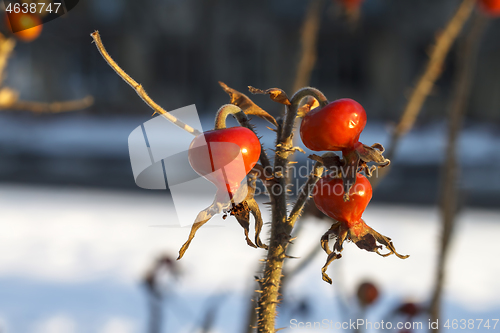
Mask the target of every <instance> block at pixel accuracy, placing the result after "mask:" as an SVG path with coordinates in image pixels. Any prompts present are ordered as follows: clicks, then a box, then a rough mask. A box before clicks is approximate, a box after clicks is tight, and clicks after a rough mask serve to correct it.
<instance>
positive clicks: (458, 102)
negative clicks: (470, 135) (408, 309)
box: [429, 13, 487, 332]
mask: <svg viewBox="0 0 500 333" xmlns="http://www.w3.org/2000/svg"><path fill="white" fill-rule="evenodd" d="M486 22H487V21H486V19H485V18H484V17H483V16H482V15H481V14H480V13H476V17H475V20H474V25H473V27H472V29H471V31H470V33H469V34H468V36H467V38H466V39H465V41H464V43H463V45H462V47H461V48H460V49H459V52H460V53H459V61H458V66H457V68H458V74H457V81H456V84H455V89H454V93H453V100H452V105H451V108H450V115H449V117H450V120H449V124H448V145H447V146H448V148H447V150H446V161H445V164H444V168H443V169H444V170H443V172H444V174H443V179H442V181H443V185H442V186H443V188H442V198H441V200H442V201H441V214H442V223H443V224H442V225H443V230H442V235H441V244H440V249H439V257H438V264H437V270H436V276H435V282H434V291H433V295H432V300H431V305H430V309H429V312H430V316H431V320H432V321H433V322H434V321H436V320H437V319H438V318H439V317H440V305H441V296H442V292H443V283H444V275H445V269H446V259H447V254H448V250H449V244H450V240H451V237H452V235H453V229H454V224H455V220H456V215H457V212H458V187H457V179H458V172H459V170H458V160H457V156H456V155H457V153H456V150H457V141H458V137H459V135H460V130H461V128H462V122H463V119H464V116H465V111H466V109H467V105H468V101H469V96H470V87H471V83H472V80H473V76H474V71H475V65H476V62H477V61H476V60H477V54H478V50H479V44H480V41H481V36H482V35H483V33H484V31H485V27H486ZM432 331H433V332H438V331H439V329H433V330H432Z"/></svg>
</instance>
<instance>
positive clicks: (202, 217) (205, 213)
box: [177, 199, 230, 260]
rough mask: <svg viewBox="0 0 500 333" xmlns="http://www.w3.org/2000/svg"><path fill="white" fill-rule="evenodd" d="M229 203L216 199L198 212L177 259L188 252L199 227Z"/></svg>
mask: <svg viewBox="0 0 500 333" xmlns="http://www.w3.org/2000/svg"><path fill="white" fill-rule="evenodd" d="M228 205H230V203H220V202H218V200H217V199H214V202H213V203H212V204H211V205H210V206H208V207H207V208H205V209H204V210H202V211H201V212H199V213H198V216H197V217H196V221H197V222H195V223H193V226H192V227H191V231H190V233H189V237H188V240H187V241H186V242H185V243H184V244H183V245H182V247H181V249H180V250H179V257H178V258H177V260H179V259H181V258H182V257H183V256H184V253H186V251H187V249H188V248H189V245H190V244H191V241H192V240H193V238H194V236H195V235H196V232H197V231H198V229H200V228H201V227H202V226H203V225H204V224H205V223H207V222H208V221H210V219H211V218H212V217H214V216H215V215H216V214H219V213H221V212H222V211H223V210H224V209H225V208H226V207H227V206H228Z"/></svg>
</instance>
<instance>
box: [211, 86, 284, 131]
mask: <svg viewBox="0 0 500 333" xmlns="http://www.w3.org/2000/svg"><path fill="white" fill-rule="evenodd" d="M219 85H220V86H221V87H222V89H224V91H225V92H226V93H227V94H228V95H229V98H230V103H231V104H234V105H236V106H238V107H240V109H242V110H243V112H244V113H245V114H247V115H255V116H257V117H260V118H262V119H264V120H267V121H268V122H270V123H271V124H273V125H274V126H276V127H278V123H277V122H276V119H274V117H273V116H271V115H270V114H269V113H267V112H266V111H264V110H263V109H262V108H260V107H259V106H258V105H257V104H255V103H254V102H253V101H252V100H251V99H250V98H249V97H248V96H247V95H245V94H243V93H241V92H239V91H237V90H235V89H233V88H230V87H228V86H227V85H226V84H225V83H224V82H221V81H219Z"/></svg>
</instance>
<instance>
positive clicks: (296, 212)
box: [288, 162, 323, 225]
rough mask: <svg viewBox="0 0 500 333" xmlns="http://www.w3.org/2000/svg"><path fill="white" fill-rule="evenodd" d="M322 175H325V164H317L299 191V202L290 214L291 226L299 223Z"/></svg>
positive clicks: (289, 221)
mask: <svg viewBox="0 0 500 333" xmlns="http://www.w3.org/2000/svg"><path fill="white" fill-rule="evenodd" d="M322 174H323V163H321V162H316V164H315V165H314V168H313V170H312V172H311V173H310V174H309V178H308V179H307V181H306V183H305V184H304V185H303V186H302V188H301V189H300V191H299V192H300V193H299V196H298V197H297V201H296V202H295V205H294V206H293V208H292V211H291V212H290V216H289V217H288V223H289V224H291V225H294V224H295V221H297V219H298V218H299V216H300V215H301V214H302V211H303V209H304V206H305V204H306V202H307V200H308V199H309V198H310V196H311V192H312V190H313V188H314V185H316V183H317V182H318V180H319V179H320V178H321V175H322Z"/></svg>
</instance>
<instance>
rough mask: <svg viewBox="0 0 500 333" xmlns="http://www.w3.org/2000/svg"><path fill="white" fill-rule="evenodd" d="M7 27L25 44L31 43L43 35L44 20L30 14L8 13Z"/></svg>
mask: <svg viewBox="0 0 500 333" xmlns="http://www.w3.org/2000/svg"><path fill="white" fill-rule="evenodd" d="M6 16H7V17H6V22H7V27H8V28H9V29H10V31H12V32H13V31H17V32H13V34H14V36H16V38H18V39H19V40H22V41H23V42H31V41H33V40H35V39H37V38H38V36H40V34H41V33H42V27H43V25H42V20H40V18H39V17H38V16H36V15H33V14H30V13H22V12H20V13H14V12H11V13H8V14H7V15H6Z"/></svg>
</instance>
